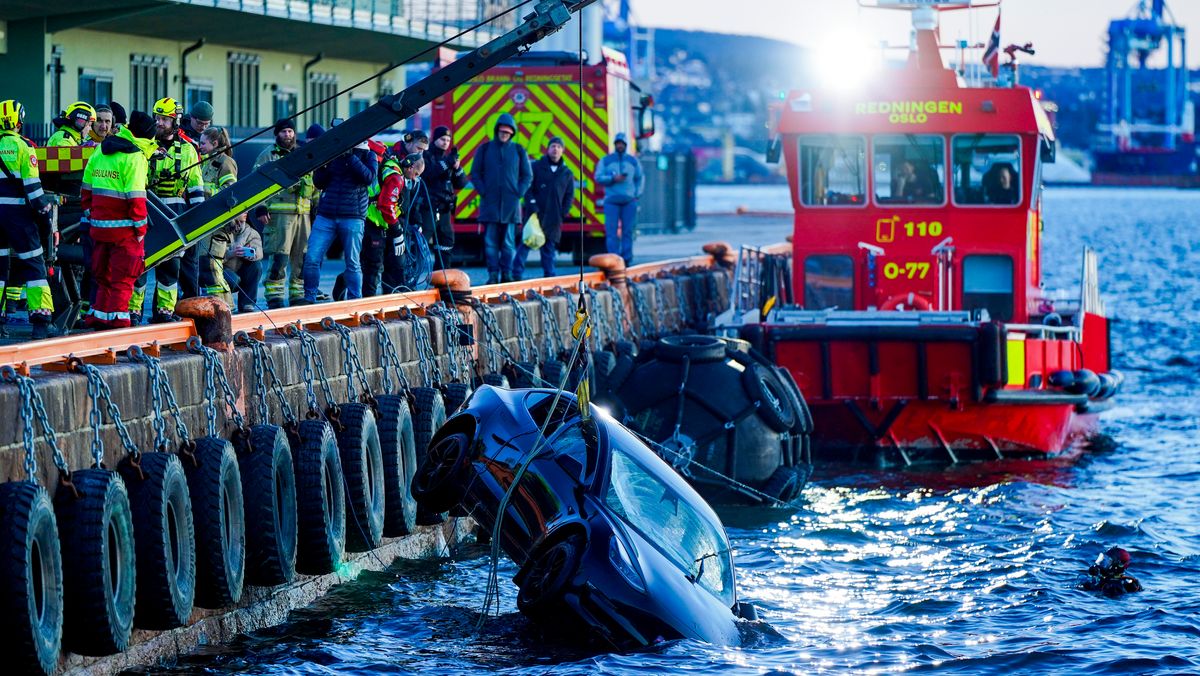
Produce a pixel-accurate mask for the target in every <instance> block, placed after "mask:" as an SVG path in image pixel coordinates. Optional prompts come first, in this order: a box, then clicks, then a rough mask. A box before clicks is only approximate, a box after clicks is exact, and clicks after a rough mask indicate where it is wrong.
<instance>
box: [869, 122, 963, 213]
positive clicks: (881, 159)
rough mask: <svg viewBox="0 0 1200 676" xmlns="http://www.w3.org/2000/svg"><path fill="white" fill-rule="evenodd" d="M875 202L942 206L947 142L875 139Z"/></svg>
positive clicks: (923, 137) (918, 137)
mask: <svg viewBox="0 0 1200 676" xmlns="http://www.w3.org/2000/svg"><path fill="white" fill-rule="evenodd" d="M871 161H872V162H874V163H875V202H876V203H878V204H943V203H945V201H946V139H945V138H943V137H941V136H932V135H918V134H882V135H880V136H876V137H875V147H874V156H873V157H872V158H871Z"/></svg>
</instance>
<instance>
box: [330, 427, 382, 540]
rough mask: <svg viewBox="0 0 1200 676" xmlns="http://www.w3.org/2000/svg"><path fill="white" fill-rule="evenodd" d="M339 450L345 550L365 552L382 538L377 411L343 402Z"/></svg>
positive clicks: (338, 437)
mask: <svg viewBox="0 0 1200 676" xmlns="http://www.w3.org/2000/svg"><path fill="white" fill-rule="evenodd" d="M338 420H339V421H340V422H341V429H340V430H339V431H338V434H337V442H338V450H339V451H340V453H341V456H342V477H343V478H344V479H345V482H346V549H348V550H350V551H352V552H365V551H367V550H370V549H374V548H376V547H378V546H379V542H380V539H381V538H382V537H383V512H384V499H385V493H384V487H383V452H382V450H381V449H380V446H379V427H378V426H377V425H376V424H375V414H374V413H373V412H372V411H371V407H370V406H368V405H366V404H359V403H349V404H342V406H341V410H340V413H339V415H338Z"/></svg>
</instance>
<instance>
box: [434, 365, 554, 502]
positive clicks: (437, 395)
mask: <svg viewBox="0 0 1200 676" xmlns="http://www.w3.org/2000/svg"><path fill="white" fill-rule="evenodd" d="M533 366H534V367H535V368H536V366H537V365H536V364H534V365H533ZM517 387H519V385H517ZM412 395H413V438H414V440H415V441H416V456H417V466H418V467H420V466H421V465H422V464H423V463H424V462H425V456H426V454H427V451H428V449H429V442H430V441H432V440H433V435H435V434H437V431H438V429H440V428H441V426H442V425H444V424H446V403H445V401H444V400H443V399H442V392H441V390H439V389H437V388H435V387H414V388H413V390H412ZM413 497H416V496H415V495H414V496H413ZM444 520H445V519H444V518H443V517H442V515H441V513H439V512H430V511H428V510H425V509H423V508H421V506H420V505H419V504H418V506H417V523H418V524H420V525H423V526H428V525H433V524H438V523H441V522H442V521H444Z"/></svg>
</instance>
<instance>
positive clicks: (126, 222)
mask: <svg viewBox="0 0 1200 676" xmlns="http://www.w3.org/2000/svg"><path fill="white" fill-rule="evenodd" d="M90 222H91V225H92V227H93V228H144V227H146V219H144V218H143V219H142V220H140V221H134V220H131V219H128V218H122V219H119V220H113V221H104V220H99V219H93V220H92V221H90Z"/></svg>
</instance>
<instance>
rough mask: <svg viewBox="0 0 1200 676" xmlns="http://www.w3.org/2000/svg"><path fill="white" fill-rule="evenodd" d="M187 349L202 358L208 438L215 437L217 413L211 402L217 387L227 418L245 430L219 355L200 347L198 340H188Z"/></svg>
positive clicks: (243, 420)
mask: <svg viewBox="0 0 1200 676" xmlns="http://www.w3.org/2000/svg"><path fill="white" fill-rule="evenodd" d="M188 348H190V349H191V350H192V351H193V352H199V353H200V355H201V356H202V357H204V367H205V368H204V392H205V395H206V396H208V397H211V398H210V401H208V402H207V403H206V407H207V409H208V411H209V420H208V433H209V436H216V425H217V422H216V421H217V411H216V404H215V403H213V402H212V401H211V400H212V399H216V397H217V394H218V393H217V391H216V388H217V387H218V386H219V387H220V388H221V392H220V394H221V395H222V396H223V397H224V399H225V406H226V407H228V409H229V418H230V419H232V420H233V424H234V426H235V427H236V428H237V429H239V430H244V429H246V418H245V417H244V416H243V415H242V412H241V411H239V410H238V406H237V394H236V393H234V391H233V387H232V386H231V385H230V384H229V377H228V376H227V375H226V373H225V364H224V363H222V361H221V355H220V354H218V353H217V351H216V350H214V349H212V348H211V347H208V346H207V345H201V344H200V341H199V339H196V340H188Z"/></svg>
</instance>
